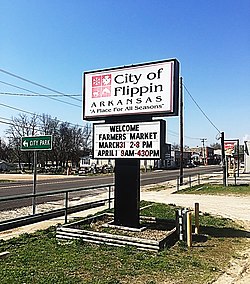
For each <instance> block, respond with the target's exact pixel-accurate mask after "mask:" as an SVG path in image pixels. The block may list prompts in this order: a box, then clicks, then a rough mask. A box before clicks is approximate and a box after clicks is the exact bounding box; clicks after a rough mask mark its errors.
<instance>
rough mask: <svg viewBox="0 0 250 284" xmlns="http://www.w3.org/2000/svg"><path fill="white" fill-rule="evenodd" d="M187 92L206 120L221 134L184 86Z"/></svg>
mask: <svg viewBox="0 0 250 284" xmlns="http://www.w3.org/2000/svg"><path fill="white" fill-rule="evenodd" d="M183 86H184V88H185V90H186V91H187V93H188V95H189V96H190V98H191V99H192V101H193V102H194V103H195V105H196V106H197V107H198V109H199V110H200V111H201V112H202V114H203V115H204V116H205V118H206V119H207V120H208V121H209V122H210V124H211V125H212V126H213V127H214V128H215V129H216V130H217V131H218V132H221V131H220V130H219V129H218V128H217V127H216V125H215V124H214V123H213V122H212V121H211V119H210V118H209V117H208V116H207V115H206V114H205V112H204V111H203V110H202V108H201V107H200V106H199V105H198V103H197V102H196V101H195V99H194V98H193V96H192V95H191V94H190V92H189V90H188V89H187V87H186V86H185V85H184V84H183Z"/></svg>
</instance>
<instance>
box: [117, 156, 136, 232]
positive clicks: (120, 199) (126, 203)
mask: <svg viewBox="0 0 250 284" xmlns="http://www.w3.org/2000/svg"><path fill="white" fill-rule="evenodd" d="M114 225H118V226H124V227H131V228H139V227H140V160H139V159H117V160H116V161H115V203H114Z"/></svg>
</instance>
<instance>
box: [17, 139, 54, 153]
mask: <svg viewBox="0 0 250 284" xmlns="http://www.w3.org/2000/svg"><path fill="white" fill-rule="evenodd" d="M51 149H52V136H51V135H46V136H27V137H22V140H21V150H22V151H37V150H51Z"/></svg>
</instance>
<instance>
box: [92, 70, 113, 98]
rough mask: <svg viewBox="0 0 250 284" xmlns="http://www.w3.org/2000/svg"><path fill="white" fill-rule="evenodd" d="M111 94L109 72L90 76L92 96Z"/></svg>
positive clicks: (108, 95) (98, 96)
mask: <svg viewBox="0 0 250 284" xmlns="http://www.w3.org/2000/svg"><path fill="white" fill-rule="evenodd" d="M110 96H111V74H106V75H99V76H93V77H92V98H101V97H110Z"/></svg>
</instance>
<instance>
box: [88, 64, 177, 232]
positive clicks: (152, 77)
mask: <svg viewBox="0 0 250 284" xmlns="http://www.w3.org/2000/svg"><path fill="white" fill-rule="evenodd" d="M178 105H179V62H178V61H177V60H176V59H169V60H162V61H157V62H149V63H143V64H136V65H131V66H124V67H116V68H108V69H103V70H95V71H87V72H84V78H83V119H84V120H89V121H98V120H105V124H99V125H97V124H95V125H94V135H93V150H94V157H95V158H99V159H101V158H108V159H115V203H114V224H115V225H119V226H125V227H134V228H138V227H139V226H140V216H139V202H140V160H141V159H160V158H161V155H162V154H163V151H162V148H163V144H164V143H165V128H164V127H165V126H164V123H163V122H159V121H154V120H153V117H160V116H162V117H164V116H176V115H178Z"/></svg>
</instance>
